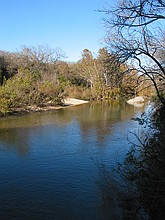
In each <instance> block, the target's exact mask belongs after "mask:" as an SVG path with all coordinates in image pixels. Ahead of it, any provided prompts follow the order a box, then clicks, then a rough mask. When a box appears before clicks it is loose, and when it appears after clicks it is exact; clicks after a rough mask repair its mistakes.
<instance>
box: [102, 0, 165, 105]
mask: <svg viewBox="0 0 165 220" xmlns="http://www.w3.org/2000/svg"><path fill="white" fill-rule="evenodd" d="M101 12H104V13H105V14H106V18H105V19H104V21H105V27H106V28H107V36H106V43H107V45H108V47H109V49H110V50H111V51H112V52H113V53H115V54H117V56H118V58H119V60H120V61H122V62H131V61H132V62H133V64H134V66H136V68H137V70H138V72H139V73H140V75H141V76H142V75H145V76H147V77H148V78H149V79H150V80H151V81H152V83H153V85H154V87H155V89H156V92H157V96H158V98H159V100H160V101H161V102H162V103H163V104H165V101H164V98H163V96H162V92H163V90H164V81H165V62H164V61H165V60H164V56H165V55H164V53H165V50H164V47H163V45H164V38H165V33H164V26H163V21H165V15H164V13H165V2H164V0H123V1H119V2H118V5H117V6H116V8H114V9H104V10H102V11H101Z"/></svg>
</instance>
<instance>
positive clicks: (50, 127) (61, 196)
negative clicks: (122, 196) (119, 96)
mask: <svg viewBox="0 0 165 220" xmlns="http://www.w3.org/2000/svg"><path fill="white" fill-rule="evenodd" d="M142 111H144V108H135V107H133V106H130V105H126V104H125V103H120V102H119V101H114V102H110V103H102V104H87V105H82V106H77V107H71V108H67V109H61V110H56V111H54V112H46V113H36V114H30V115H26V116H19V117H18V116H16V117H8V118H1V119H0V219H1V220H3V219H9V220H13V219H20V220H22V219H30V220H33V219H55V220H88V219H94V220H107V219H112V220H113V219H114V220H115V219H122V210H121V209H120V208H119V207H118V201H117V200H116V199H115V193H114V190H113V188H112V189H110V190H111V192H110V193H111V195H112V200H111V201H110V202H109V203H108V206H107V202H106V201H105V195H104V194H105V193H106V192H105V191H104V190H103V189H102V188H101V184H99V183H101V182H103V181H104V180H103V179H102V177H101V175H100V170H99V168H98V166H97V162H100V161H101V162H104V163H105V164H107V166H108V167H109V168H112V169H113V168H114V167H115V166H116V164H117V161H122V160H123V158H124V156H125V154H126V153H127V152H128V150H129V147H130V146H129V144H128V141H127V135H128V132H130V131H134V130H137V129H138V128H139V125H138V123H137V122H135V121H133V120H131V118H132V117H136V116H137V115H139V114H141V112H142ZM130 138H132V139H133V136H130Z"/></svg>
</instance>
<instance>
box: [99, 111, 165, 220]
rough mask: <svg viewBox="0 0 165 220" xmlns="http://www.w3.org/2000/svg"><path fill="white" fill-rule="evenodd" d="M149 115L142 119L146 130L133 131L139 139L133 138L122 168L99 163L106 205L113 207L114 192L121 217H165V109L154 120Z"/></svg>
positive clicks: (145, 218) (133, 219)
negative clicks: (112, 169) (112, 170)
mask: <svg viewBox="0 0 165 220" xmlns="http://www.w3.org/2000/svg"><path fill="white" fill-rule="evenodd" d="M157 115H159V116H158V117H157ZM146 117H147V118H146ZM148 117H149V116H146V115H144V116H143V118H141V120H142V121H144V123H143V124H141V126H143V127H144V129H143V132H140V133H133V134H132V135H134V136H135V139H136V141H135V142H132V141H131V140H129V141H130V145H131V148H130V150H129V152H128V153H127V155H126V157H125V159H124V162H123V163H118V169H115V171H114V172H110V171H109V170H108V169H107V168H106V166H104V164H100V163H99V164H98V167H99V169H100V175H101V176H102V179H103V180H104V181H102V183H103V182H104V185H102V186H101V189H102V194H103V197H104V201H105V204H106V206H107V207H108V208H109V207H111V203H112V199H114V198H113V197H112V196H113V195H115V196H116V197H117V199H116V198H115V200H116V201H118V204H117V205H119V206H120V209H119V210H120V218H117V219H128V220H136V219H137V220H141V219H144V220H157V219H159V220H163V219H165V172H164V171H165V108H162V109H160V110H159V111H158V112H157V113H156V114H155V115H154V116H153V115H152V118H151V120H148V119H149V118H148ZM146 119H147V120H146ZM146 121H147V124H146V123H145V122H146ZM149 121H150V122H149ZM112 189H113V193H114V192H115V194H112V193H111V192H112ZM118 217H119V215H118Z"/></svg>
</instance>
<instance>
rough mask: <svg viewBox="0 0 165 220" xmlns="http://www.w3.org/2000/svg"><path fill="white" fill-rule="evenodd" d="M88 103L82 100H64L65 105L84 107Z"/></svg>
mask: <svg viewBox="0 0 165 220" xmlns="http://www.w3.org/2000/svg"><path fill="white" fill-rule="evenodd" d="M85 103H88V101H85V100H80V99H74V98H66V99H64V104H65V105H82V104H85Z"/></svg>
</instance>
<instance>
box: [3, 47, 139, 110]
mask: <svg viewBox="0 0 165 220" xmlns="http://www.w3.org/2000/svg"><path fill="white" fill-rule="evenodd" d="M63 57H64V56H63V53H62V52H61V51H58V50H53V49H51V48H49V47H47V46H36V47H23V48H22V49H21V51H19V52H15V53H11V52H6V51H0V113H1V114H6V113H8V112H12V111H13V110H14V109H16V108H24V107H25V106H32V105H37V106H46V105H59V104H62V101H63V99H64V98H65V97H67V96H70V97H74V98H80V99H85V100H98V99H112V98H116V97H119V96H121V95H122V96H123V95H127V96H132V95H134V94H135V93H136V92H137V82H138V75H137V71H136V70H134V68H132V67H128V66H127V65H126V64H123V63H121V62H120V61H119V60H118V58H117V56H115V55H114V54H111V53H109V52H108V50H107V49H106V48H101V49H100V50H99V51H98V54H97V56H94V55H93V53H92V52H91V51H89V50H88V49H84V50H83V52H82V57H81V59H80V60H79V61H78V62H75V63H69V62H65V61H62V59H63Z"/></svg>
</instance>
